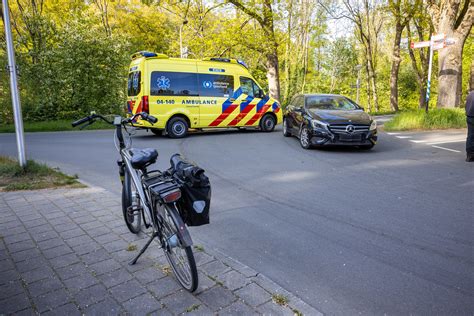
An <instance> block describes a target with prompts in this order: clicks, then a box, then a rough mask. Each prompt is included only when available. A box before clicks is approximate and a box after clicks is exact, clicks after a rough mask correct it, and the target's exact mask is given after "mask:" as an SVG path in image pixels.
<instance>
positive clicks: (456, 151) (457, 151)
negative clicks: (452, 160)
mask: <svg viewBox="0 0 474 316" xmlns="http://www.w3.org/2000/svg"><path fill="white" fill-rule="evenodd" d="M431 147H434V148H439V149H444V150H447V151H452V152H455V153H460V151H459V150H454V149H449V148H445V147H441V146H435V145H433V146H431Z"/></svg>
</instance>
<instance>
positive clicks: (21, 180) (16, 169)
mask: <svg viewBox="0 0 474 316" xmlns="http://www.w3.org/2000/svg"><path fill="white" fill-rule="evenodd" d="M58 187H69V188H82V187H84V185H83V184H82V183H80V182H79V181H77V176H68V175H65V174H64V173H62V172H60V171H59V170H57V169H52V168H50V167H48V166H46V165H44V164H40V163H37V162H34V161H33V160H28V162H27V164H26V167H25V168H22V167H20V165H19V164H18V162H17V161H15V160H13V159H11V158H8V157H4V156H0V191H16V190H38V189H48V188H58Z"/></svg>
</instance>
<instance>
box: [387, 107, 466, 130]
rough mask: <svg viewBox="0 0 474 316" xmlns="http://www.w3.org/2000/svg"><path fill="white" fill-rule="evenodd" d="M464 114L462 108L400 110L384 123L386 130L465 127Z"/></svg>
mask: <svg viewBox="0 0 474 316" xmlns="http://www.w3.org/2000/svg"><path fill="white" fill-rule="evenodd" d="M465 127H466V115H465V114H464V110H463V109H433V110H430V111H429V112H428V113H426V112H425V111H424V110H419V111H410V112H402V113H399V114H397V115H395V116H394V117H393V118H392V119H391V120H390V121H388V122H386V123H385V124H384V130H386V131H409V130H431V129H448V128H465Z"/></svg>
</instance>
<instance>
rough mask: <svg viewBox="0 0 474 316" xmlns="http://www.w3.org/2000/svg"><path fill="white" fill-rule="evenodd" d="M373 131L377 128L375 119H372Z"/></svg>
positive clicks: (371, 126) (371, 128)
mask: <svg viewBox="0 0 474 316" xmlns="http://www.w3.org/2000/svg"><path fill="white" fill-rule="evenodd" d="M369 129H370V130H371V131H373V130H375V129H377V122H376V121H375V120H372V123H370V128H369Z"/></svg>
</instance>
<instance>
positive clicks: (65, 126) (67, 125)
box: [0, 120, 114, 133]
mask: <svg viewBox="0 0 474 316" xmlns="http://www.w3.org/2000/svg"><path fill="white" fill-rule="evenodd" d="M71 123H72V120H71V121H68V120H60V121H43V122H24V123H23V129H24V130H25V132H59V131H73V130H79V128H78V127H76V128H73V127H72V126H71ZM111 128H114V127H113V126H112V125H109V124H107V123H105V122H102V121H96V122H95V123H94V124H92V125H90V126H88V127H86V128H85V129H91V130H92V129H111ZM14 132H15V125H14V124H0V133H14Z"/></svg>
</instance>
